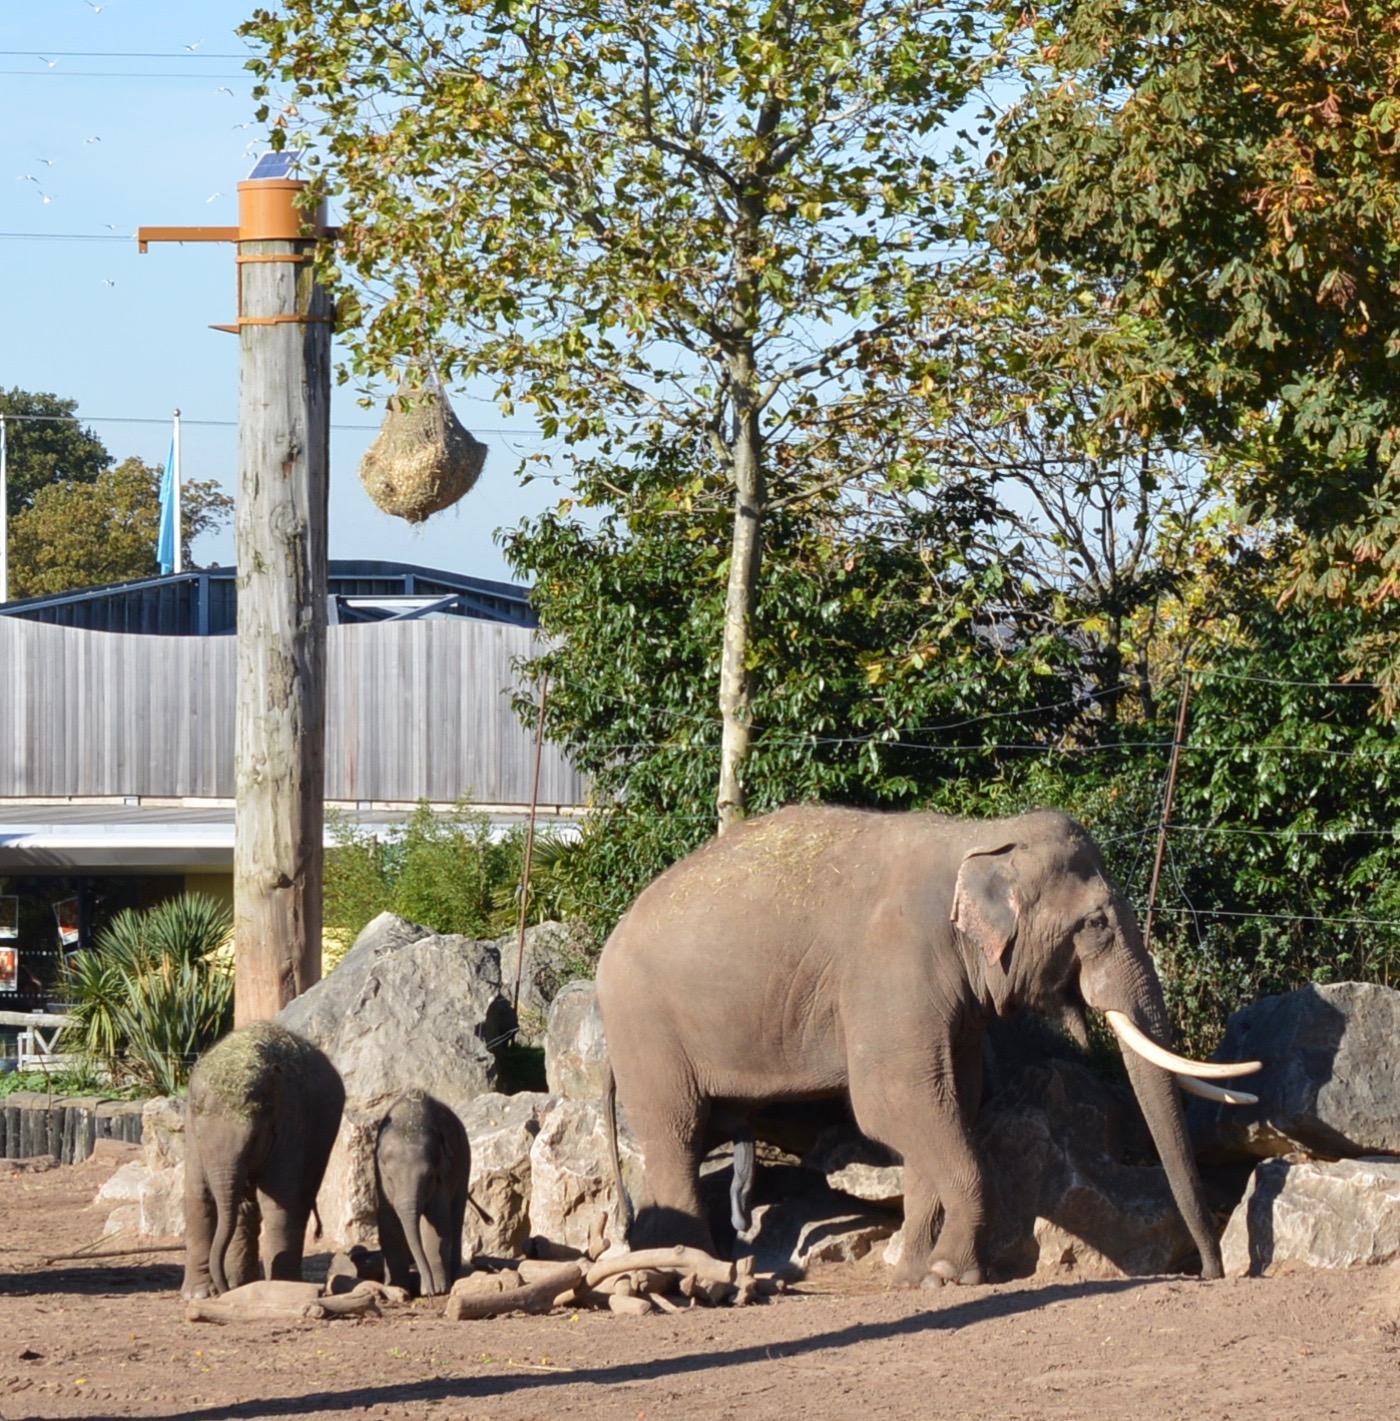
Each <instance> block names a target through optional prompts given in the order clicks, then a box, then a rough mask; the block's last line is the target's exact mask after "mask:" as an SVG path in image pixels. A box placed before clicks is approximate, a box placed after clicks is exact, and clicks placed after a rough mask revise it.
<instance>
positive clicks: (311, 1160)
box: [180, 1021, 345, 1298]
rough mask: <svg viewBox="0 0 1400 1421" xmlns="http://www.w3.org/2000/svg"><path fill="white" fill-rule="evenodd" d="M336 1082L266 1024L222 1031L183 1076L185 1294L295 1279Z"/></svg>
mask: <svg viewBox="0 0 1400 1421" xmlns="http://www.w3.org/2000/svg"><path fill="white" fill-rule="evenodd" d="M344 1106H345V1087H344V1085H342V1083H341V1080H340V1075H339V1073H338V1072H337V1071H336V1069H335V1067H334V1066H333V1065H331V1063H330V1061H329V1060H328V1059H327V1057H326V1056H325V1055H324V1053H322V1052H321V1051H318V1050H317V1049H316V1047H314V1046H313V1045H312V1044H311V1043H310V1042H309V1041H303V1040H302V1038H301V1037H300V1036H297V1035H295V1034H294V1033H292V1032H290V1031H288V1030H287V1029H286V1027H284V1026H278V1025H277V1023H276V1022H272V1021H258V1022H254V1023H253V1024H252V1025H251V1026H246V1027H244V1028H243V1029H242V1030H240V1031H235V1032H232V1033H230V1034H229V1035H228V1036H225V1037H224V1039H223V1040H222V1041H220V1042H219V1043H218V1044H217V1045H216V1046H213V1047H211V1048H210V1049H209V1050H208V1051H206V1052H205V1053H204V1055H203V1056H201V1057H200V1059H199V1061H198V1063H197V1064H196V1066H195V1068H194V1071H193V1072H192V1073H191V1075H190V1093H189V1104H188V1113H187V1118H186V1123H185V1281H184V1284H183V1285H182V1287H181V1289H180V1291H181V1292H182V1293H183V1294H184V1296H185V1297H187V1298H207V1297H210V1296H212V1295H214V1294H218V1293H224V1292H227V1291H228V1290H229V1289H230V1288H231V1287H237V1286H238V1285H239V1284H240V1283H247V1282H251V1281H252V1280H253V1279H255V1278H256V1277H258V1274H259V1253H261V1266H262V1271H263V1272H264V1273H265V1274H266V1276H267V1277H268V1278H284V1279H292V1280H294V1281H299V1280H300V1278H301V1256H302V1248H303V1245H304V1243H305V1239H306V1225H307V1221H308V1220H309V1219H310V1217H311V1214H312V1212H313V1211H314V1209H315V1207H316V1193H317V1191H318V1190H319V1189H320V1187H321V1177H322V1175H324V1174H325V1172H326V1161H327V1160H328V1159H329V1158H330V1153H331V1146H332V1145H334V1144H335V1137H336V1133H337V1131H338V1130H339V1129H340V1113H341V1111H342V1110H343V1109H344Z"/></svg>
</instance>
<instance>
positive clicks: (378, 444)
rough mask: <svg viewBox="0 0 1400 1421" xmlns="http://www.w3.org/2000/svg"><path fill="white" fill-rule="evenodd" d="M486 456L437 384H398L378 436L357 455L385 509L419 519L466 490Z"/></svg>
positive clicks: (364, 479)
mask: <svg viewBox="0 0 1400 1421" xmlns="http://www.w3.org/2000/svg"><path fill="white" fill-rule="evenodd" d="M485 461H486V446H485V445H484V444H482V443H481V442H480V441H478V440H476V439H473V438H472V436H471V435H470V434H468V433H467V431H466V429H464V428H463V426H462V422H461V420H459V419H458V418H457V416H456V415H455V414H453V412H452V406H451V405H450V404H448V402H447V395H446V393H445V392H444V391H443V389H442V387H441V386H440V385H438V384H436V383H433V384H430V385H427V386H425V387H424V388H423V389H421V390H414V389H410V388H409V387H407V386H400V387H399V392H398V394H396V395H394V396H392V397H391V398H390V400H389V407H388V409H387V410H386V411H385V413H384V424H383V426H382V427H381V429H380V431H379V437H378V438H377V439H376V440H375V441H374V443H373V444H371V445H370V447H369V448H368V449H367V450H366V451H365V456H364V458H363V459H361V460H360V482H361V483H362V484H364V486H365V492H366V493H368V494H369V496H370V497H371V498H372V499H373V500H374V502H375V504H376V505H377V506H378V507H379V508H381V509H383V511H384V512H385V513H392V514H393V515H394V517H396V518H404V519H407V521H408V522H410V523H421V522H422V521H423V520H424V519H425V518H428V517H430V516H431V515H432V514H434V513H440V512H441V511H442V510H443V509H444V508H450V507H451V506H452V505H453V504H454V503H456V502H457V500H458V499H459V498H461V497H462V495H463V494H465V493H468V492H470V490H471V488H472V486H473V485H474V484H475V483H476V481H477V479H478V478H479V477H480V475H481V466H482V464H483V463H485Z"/></svg>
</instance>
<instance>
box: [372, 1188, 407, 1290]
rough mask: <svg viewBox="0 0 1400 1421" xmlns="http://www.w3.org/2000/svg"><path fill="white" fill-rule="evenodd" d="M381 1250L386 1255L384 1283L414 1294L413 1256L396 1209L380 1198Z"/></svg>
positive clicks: (381, 1196) (382, 1197)
mask: <svg viewBox="0 0 1400 1421" xmlns="http://www.w3.org/2000/svg"><path fill="white" fill-rule="evenodd" d="M378 1216H379V1249H380V1252H381V1253H383V1255H384V1281H385V1282H386V1283H388V1284H389V1285H390V1286H391V1287H395V1288H403V1289H405V1290H407V1291H409V1292H412V1290H413V1288H412V1278H413V1254H412V1253H410V1252H409V1248H408V1239H407V1237H406V1236H405V1234H404V1230H403V1225H402V1224H401V1223H400V1222H399V1216H398V1214H397V1213H396V1212H395V1211H394V1209H393V1208H392V1207H391V1206H390V1205H389V1204H388V1203H386V1202H385V1200H384V1196H383V1194H382V1193H381V1194H380V1198H379V1210H378Z"/></svg>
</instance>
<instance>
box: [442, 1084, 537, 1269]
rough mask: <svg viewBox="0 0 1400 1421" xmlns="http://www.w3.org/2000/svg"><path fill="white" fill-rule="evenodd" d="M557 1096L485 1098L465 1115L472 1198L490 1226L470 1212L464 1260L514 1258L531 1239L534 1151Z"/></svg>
mask: <svg viewBox="0 0 1400 1421" xmlns="http://www.w3.org/2000/svg"><path fill="white" fill-rule="evenodd" d="M555 1104H556V1099H555V1097H554V1096H552V1095H544V1094H539V1093H534V1092H526V1091H522V1092H521V1093H520V1094H518V1095H496V1094H491V1095H480V1096H478V1097H477V1098H476V1099H475V1100H473V1101H472V1102H471V1103H470V1104H469V1105H467V1106H466V1107H465V1109H463V1110H462V1111H461V1118H462V1124H463V1125H465V1126H466V1129H467V1139H468V1141H469V1142H470V1144H471V1151H472V1173H471V1193H472V1198H473V1199H475V1200H476V1202H477V1203H478V1204H480V1205H481V1207H482V1208H483V1209H485V1210H486V1212H487V1213H488V1214H490V1215H491V1220H492V1222H491V1223H489V1224H488V1223H486V1222H485V1221H484V1220H483V1219H482V1218H481V1217H480V1215H479V1214H477V1212H476V1210H475V1209H472V1208H470V1207H469V1208H468V1209H467V1222H466V1228H465V1231H464V1238H463V1244H462V1256H463V1257H464V1258H471V1257H474V1256H476V1255H479V1254H485V1255H487V1256H488V1257H491V1258H515V1257H518V1256H520V1255H521V1254H522V1253H524V1251H525V1240H526V1239H527V1238H529V1236H530V1151H531V1150H532V1148H533V1147H534V1143H535V1138H536V1137H537V1136H538V1135H539V1133H540V1126H541V1124H542V1123H543V1121H544V1119H545V1117H546V1115H547V1114H548V1113H549V1111H550V1110H551V1109H552V1108H553V1107H554V1105H555Z"/></svg>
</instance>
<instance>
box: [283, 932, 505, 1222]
mask: <svg viewBox="0 0 1400 1421" xmlns="http://www.w3.org/2000/svg"><path fill="white" fill-rule="evenodd" d="M278 1020H279V1021H281V1022H282V1024H283V1025H285V1026H287V1027H289V1028H291V1030H293V1031H296V1032H299V1033H300V1034H301V1035H302V1036H305V1037H306V1038H307V1039H308V1040H310V1041H312V1042H314V1043H315V1044H316V1045H317V1046H319V1047H320V1048H321V1049H322V1050H323V1051H324V1052H325V1053H326V1054H327V1055H328V1056H329V1057H330V1058H331V1060H332V1061H333V1062H334V1063H335V1066H336V1069H337V1070H339V1072H340V1074H341V1078H342V1079H343V1080H344V1082H345V1114H344V1116H343V1118H342V1122H341V1127H340V1135H339V1137H338V1138H337V1140H336V1143H335V1148H334V1149H333V1150H332V1152H331V1158H330V1162H329V1163H328V1165H327V1167H326V1177H325V1181H324V1182H323V1184H322V1186H321V1194H320V1199H319V1208H320V1213H321V1220H322V1224H323V1226H324V1228H325V1232H326V1237H327V1239H328V1241H330V1242H332V1243H334V1244H336V1245H338V1246H341V1247H347V1246H349V1245H351V1244H357V1243H358V1244H365V1243H369V1242H371V1241H372V1240H373V1239H374V1238H375V1236H376V1235H375V1214H376V1198H375V1182H374V1141H375V1136H376V1133H377V1130H378V1126H379V1121H380V1119H381V1118H382V1116H383V1113H384V1109H385V1107H386V1106H387V1105H388V1104H389V1102H390V1101H391V1100H392V1099H393V1098H394V1097H395V1096H397V1095H399V1094H400V1093H401V1092H403V1091H405V1090H409V1089H418V1090H423V1091H426V1092H427V1093H428V1094H430V1095H432V1096H435V1097H436V1098H437V1099H438V1100H441V1101H442V1102H443V1104H445V1105H446V1106H448V1107H449V1108H450V1109H452V1110H455V1111H457V1113H458V1114H459V1115H461V1114H462V1113H463V1112H464V1111H465V1110H466V1108H467V1106H468V1105H469V1104H470V1102H471V1101H472V1100H474V1099H475V1098H476V1097H477V1096H479V1095H483V1094H486V1093H488V1092H491V1091H494V1090H495V1088H496V1080H497V1068H496V1055H495V1053H496V1051H497V1050H499V1049H500V1047H501V1046H502V1045H504V1043H505V1041H506V1040H507V1039H508V1038H509V1037H510V1035H511V1029H512V1027H513V1025H514V1014H513V1013H512V1012H511V1009H510V1006H509V1004H508V1003H507V1002H506V1001H505V999H504V998H503V997H502V995H501V963H500V957H499V955H498V953H497V951H496V948H495V947H494V946H493V945H492V944H490V943H483V942H476V941H474V940H473V939H471V938H467V937H462V936H460V935H456V934H440V933H435V932H433V931H432V930H431V929H429V928H425V927H422V926H421V925H419V924H417V923H410V922H407V921H406V920H405V919H403V918H397V917H395V916H394V915H393V914H391V913H381V914H380V915H379V917H377V918H376V919H375V920H374V921H373V922H372V923H370V924H369V925H368V926H367V927H366V928H365V930H364V931H363V932H362V933H361V934H360V936H359V937H358V938H357V939H356V941H355V945H354V946H353V947H352V948H351V949H350V951H349V952H347V953H346V954H345V957H344V959H343V960H342V961H341V963H340V965H339V966H338V967H337V968H336V969H335V971H334V972H332V973H331V974H330V976H328V977H326V978H324V979H323V980H321V981H320V982H318V983H317V984H316V985H315V986H314V987H312V988H311V989H310V990H309V991H307V992H305V993H304V994H303V995H302V996H300V997H298V998H297V999H296V1001H294V1002H292V1003H291V1004H290V1005H289V1006H287V1007H286V1008H284V1009H283V1011H282V1013H281V1014H280V1016H279V1017H278Z"/></svg>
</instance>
